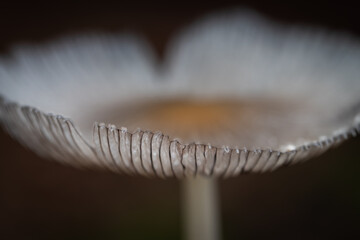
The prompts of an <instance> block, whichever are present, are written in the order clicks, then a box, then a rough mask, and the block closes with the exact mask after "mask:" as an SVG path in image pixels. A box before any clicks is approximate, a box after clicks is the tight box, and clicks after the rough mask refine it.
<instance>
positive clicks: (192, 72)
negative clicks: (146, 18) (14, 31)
mask: <svg viewBox="0 0 360 240" xmlns="http://www.w3.org/2000/svg"><path fill="white" fill-rule="evenodd" d="M359 76H360V43H359V42H358V41H357V40H356V39H354V38H353V37H351V36H348V35H344V34H337V33H328V32H326V31H323V30H319V29H310V28H304V27H289V26H284V25H280V24H276V23H273V22H271V21H269V20H267V19H264V18H262V17H260V16H258V15H257V14H255V13H252V12H249V11H231V12H225V13H217V14H213V15H210V16H208V17H205V19H203V20H201V21H199V22H197V23H196V24H194V25H193V26H191V27H190V28H188V29H186V30H185V31H183V32H182V33H181V34H179V36H178V37H177V38H175V40H174V41H173V43H172V45H170V47H169V49H168V51H167V55H166V58H165V61H164V62H163V63H161V64H159V63H158V62H157V61H156V59H155V57H154V54H153V52H152V51H151V48H149V47H148V45H147V44H146V43H145V42H144V41H143V40H141V39H139V38H137V37H135V36H130V35H125V34H118V35H105V34H92V35H91V34H89V35H81V36H69V37H66V38H63V39H61V40H58V41H56V42H51V43H48V44H44V45H43V46H40V45H26V46H21V47H17V48H14V50H13V52H12V54H11V55H10V56H3V57H2V58H1V59H0V96H1V100H0V119H1V123H2V125H3V127H4V128H5V129H6V130H7V131H8V132H9V134H10V135H11V136H12V137H14V138H15V139H17V140H18V141H19V142H21V143H22V144H23V145H25V146H26V147H28V148H30V149H31V150H33V151H35V152H36V153H38V154H39V155H41V156H43V157H45V158H51V159H55V160H57V161H59V162H61V163H63V164H66V165H70V166H74V167H78V168H82V169H88V168H99V169H107V170H110V171H113V172H116V173H120V174H130V175H141V176H146V177H160V178H164V179H166V178H171V177H175V178H178V179H181V182H182V184H183V189H184V191H183V192H184V196H185V197H184V205H185V207H184V209H185V210H184V214H185V215H184V216H185V229H186V236H187V238H188V239H218V238H220V230H219V224H218V221H219V220H218V219H219V218H218V207H217V201H218V200H217V193H216V179H218V178H222V177H224V178H227V177H236V176H238V175H241V174H244V173H262V172H266V171H273V170H275V169H278V168H279V167H282V166H289V165H292V164H295V163H299V162H304V161H306V160H308V159H311V158H313V157H314V156H316V155H318V154H321V153H323V152H324V151H326V150H328V149H329V148H331V147H333V146H337V145H338V144H340V143H342V142H344V141H345V140H346V139H348V138H349V137H352V136H356V135H357V134H359V132H360V115H359V113H360V98H359V92H360V79H359ZM58 114H60V115H58ZM67 117H70V118H71V119H70V118H67ZM94 122H95V124H94ZM105 123H107V124H105ZM139 127H140V128H139Z"/></svg>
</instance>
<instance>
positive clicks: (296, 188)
mask: <svg viewBox="0 0 360 240" xmlns="http://www.w3.org/2000/svg"><path fill="white" fill-rule="evenodd" d="M235 6H238V7H239V6H240V7H241V6H242V7H244V6H245V7H248V8H252V9H255V10H257V11H259V12H261V13H262V14H265V15H267V16H268V17H270V18H273V19H275V20H277V21H280V22H285V23H289V24H291V23H301V24H306V25H315V26H320V27H324V28H327V29H330V30H335V31H341V32H348V33H351V34H353V35H355V36H357V37H359V36H360V24H359V23H360V21H359V13H358V8H356V6H355V5H354V4H351V2H344V1H341V2H335V3H328V2H320V1H317V2H314V1H311V3H310V2H309V3H307V2H303V1H291V2H288V3H287V4H283V3H280V2H278V1H245V2H240V3H236V4H235V3H222V4H219V3H211V2H207V3H203V4H200V3H197V4H195V3H192V4H185V3H183V4H173V5H172V6H171V7H170V6H165V5H161V4H155V3H152V4H147V5H146V4H145V5H144V4H141V3H135V2H130V3H125V2H119V3H117V4H108V3H101V4H100V3H99V4H95V3H89V2H84V3H72V4H69V5H66V6H65V5H61V4H60V2H47V3H35V2H31V5H28V6H27V5H26V4H24V3H13V4H12V5H11V6H10V4H3V3H2V4H0V52H1V53H2V54H7V53H8V52H9V49H10V48H11V46H13V45H15V44H17V43H21V42H35V43H41V42H44V41H49V40H51V39H54V38H56V37H58V36H61V35H64V34H71V33H74V32H87V31H106V32H117V31H127V32H129V31H130V32H136V33H140V34H141V35H143V36H144V37H145V38H146V39H147V40H148V41H150V43H151V44H152V45H153V46H154V48H155V49H156V51H157V53H158V55H159V57H161V56H163V51H164V47H165V45H166V43H167V42H168V41H169V39H171V37H172V36H173V34H174V33H176V32H177V31H178V30H179V29H181V28H183V27H186V26H187V25H189V24H190V23H191V22H193V21H194V20H196V19H197V18H198V17H200V16H202V15H203V14H205V13H208V12H211V11H217V10H221V9H228V8H232V7H235ZM359 147H360V138H359V137H357V138H355V139H351V140H350V141H349V142H347V143H345V144H344V145H342V146H341V147H339V148H337V149H334V150H331V151H330V152H327V153H326V154H325V155H323V156H321V157H318V158H316V159H313V160H312V161H310V162H307V163H304V164H301V165H297V166H293V167H291V168H285V169H280V170H278V171H276V172H274V173H267V174H262V175H244V176H241V177H238V178H233V179H229V180H222V181H220V183H219V185H220V195H221V207H222V225H223V236H224V239H263V238H268V239H273V238H274V239H344V238H357V239H359V237H360V225H359V224H360V220H359V217H360V186H359V183H360V157H359V152H358V149H359ZM180 197H181V196H180V185H179V182H178V181H176V180H167V181H164V180H157V179H145V178H142V177H127V176H118V175H115V174H112V173H107V172H91V171H80V170H76V169H73V168H70V167H65V166H62V165H60V164H58V163H55V162H51V161H48V160H45V159H41V158H40V157H38V156H36V155H35V154H34V153H32V152H31V151H29V150H27V149H25V148H24V147H22V146H21V145H19V144H18V143H17V142H16V141H14V140H12V139H11V138H10V137H9V136H8V135H7V134H6V133H5V132H4V131H3V130H0V239H180V238H181V212H180V206H181V202H180Z"/></svg>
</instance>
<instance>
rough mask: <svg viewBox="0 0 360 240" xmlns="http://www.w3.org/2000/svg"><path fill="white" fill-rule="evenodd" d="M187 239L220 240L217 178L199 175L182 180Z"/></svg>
mask: <svg viewBox="0 0 360 240" xmlns="http://www.w3.org/2000/svg"><path fill="white" fill-rule="evenodd" d="M182 191H183V221H184V232H185V239H186V240H203V239H204V240H219V239H220V225H219V223H220V221H219V216H220V215H219V206H218V192H217V182H216V179H215V178H206V177H202V176H197V177H194V178H186V179H184V180H183V181H182Z"/></svg>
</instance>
